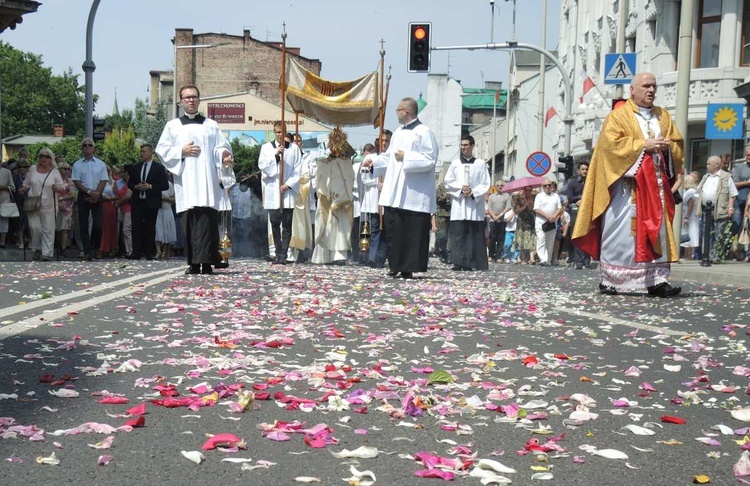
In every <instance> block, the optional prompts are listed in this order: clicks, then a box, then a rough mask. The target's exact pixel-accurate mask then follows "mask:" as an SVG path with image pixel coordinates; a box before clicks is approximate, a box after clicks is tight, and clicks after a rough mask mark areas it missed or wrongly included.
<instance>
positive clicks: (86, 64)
mask: <svg viewBox="0 0 750 486" xmlns="http://www.w3.org/2000/svg"><path fill="white" fill-rule="evenodd" d="M99 2H100V0H94V1H93V3H92V4H91V10H90V11H89V20H88V22H87V23H86V60H85V61H83V66H81V67H82V68H83V72H84V73H86V74H85V78H84V79H85V82H86V94H85V103H86V120H85V125H84V127H85V130H84V136H85V137H86V138H92V137H93V136H94V86H93V83H94V71H95V70H96V64H94V60H93V51H94V19H95V18H96V10H97V9H98V8H99Z"/></svg>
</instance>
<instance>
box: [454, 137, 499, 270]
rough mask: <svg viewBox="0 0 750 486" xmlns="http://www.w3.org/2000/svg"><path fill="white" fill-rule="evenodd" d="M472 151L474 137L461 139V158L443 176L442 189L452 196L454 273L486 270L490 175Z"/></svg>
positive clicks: (482, 161)
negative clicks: (486, 197) (487, 196)
mask: <svg viewBox="0 0 750 486" xmlns="http://www.w3.org/2000/svg"><path fill="white" fill-rule="evenodd" d="M473 151H474V137H472V136H471V135H464V136H463V137H461V155H460V156H459V158H458V159H457V160H454V161H453V162H451V165H450V167H448V172H446V173H445V181H444V183H445V189H446V190H447V191H448V194H450V196H451V222H450V225H449V226H448V238H449V241H450V248H451V262H452V263H453V270H487V244H486V242H485V238H484V228H485V222H484V196H485V194H487V191H489V189H490V173H489V171H488V170H487V164H486V163H485V162H484V160H482V159H477V158H476V157H474V155H473Z"/></svg>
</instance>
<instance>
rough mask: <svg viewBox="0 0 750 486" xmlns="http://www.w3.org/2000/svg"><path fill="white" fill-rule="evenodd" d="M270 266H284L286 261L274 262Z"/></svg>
mask: <svg viewBox="0 0 750 486" xmlns="http://www.w3.org/2000/svg"><path fill="white" fill-rule="evenodd" d="M271 265H286V260H274V261H272V262H271Z"/></svg>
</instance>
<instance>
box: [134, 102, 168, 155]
mask: <svg viewBox="0 0 750 486" xmlns="http://www.w3.org/2000/svg"><path fill="white" fill-rule="evenodd" d="M133 119H134V125H135V133H136V135H137V136H138V140H140V141H142V142H148V143H150V144H151V145H153V146H154V147H156V144H157V143H158V142H159V137H161V132H163V131H164V125H166V124H167V105H166V103H164V102H160V103H159V104H158V105H157V106H156V109H155V110H154V109H151V107H150V105H149V104H148V103H147V102H146V100H143V99H141V98H136V99H135V112H134V116H133Z"/></svg>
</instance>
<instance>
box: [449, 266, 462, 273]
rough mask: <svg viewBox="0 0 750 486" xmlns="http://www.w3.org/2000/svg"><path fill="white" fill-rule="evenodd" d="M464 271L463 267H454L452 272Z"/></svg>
mask: <svg viewBox="0 0 750 486" xmlns="http://www.w3.org/2000/svg"><path fill="white" fill-rule="evenodd" d="M463 269H464V267H462V266H461V265H453V267H452V268H451V270H453V271H454V272H460V271H462V270H463Z"/></svg>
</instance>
